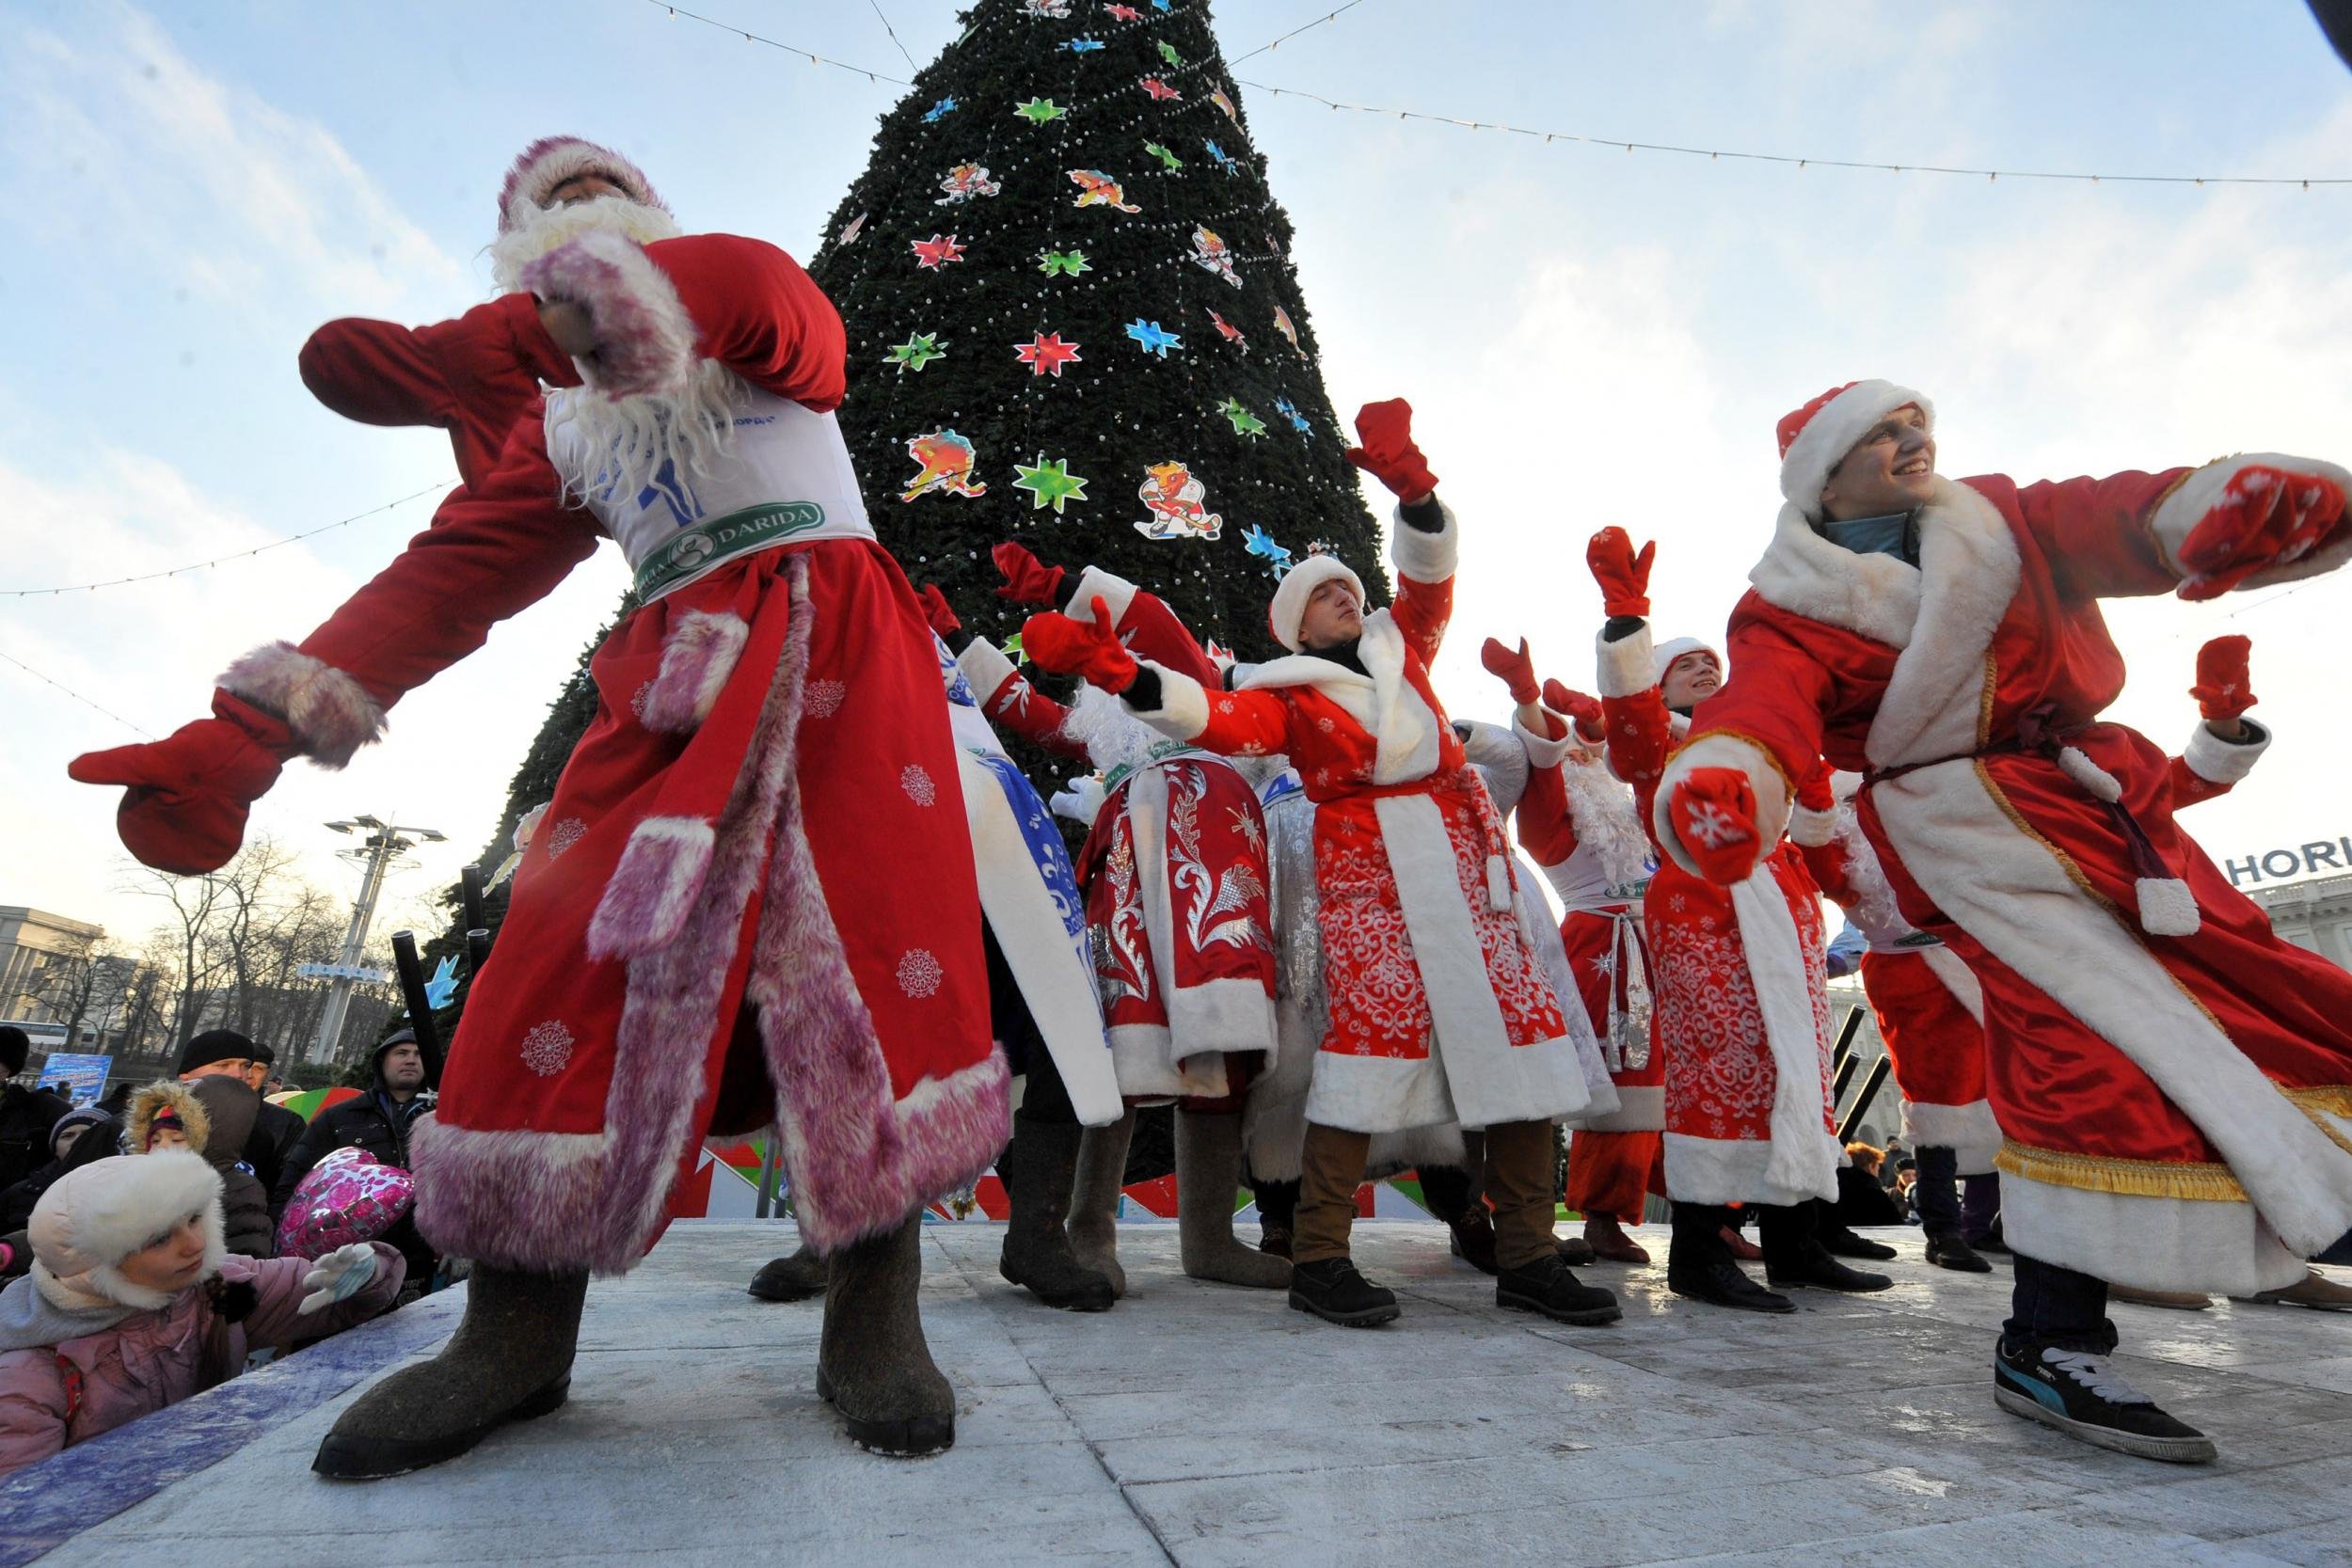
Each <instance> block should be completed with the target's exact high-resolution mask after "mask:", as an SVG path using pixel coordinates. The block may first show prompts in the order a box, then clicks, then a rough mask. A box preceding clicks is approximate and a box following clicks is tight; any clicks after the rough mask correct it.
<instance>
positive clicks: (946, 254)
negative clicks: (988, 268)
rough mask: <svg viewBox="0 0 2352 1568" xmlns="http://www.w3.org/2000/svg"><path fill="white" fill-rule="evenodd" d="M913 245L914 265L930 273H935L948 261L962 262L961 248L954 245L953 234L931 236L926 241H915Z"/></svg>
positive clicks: (954, 238)
mask: <svg viewBox="0 0 2352 1568" xmlns="http://www.w3.org/2000/svg"><path fill="white" fill-rule="evenodd" d="M962 260H963V246H961V245H958V244H957V243H956V237H955V236H954V235H953V234H946V235H941V234H933V235H932V236H931V237H930V239H928V240H916V241H915V242H914V264H915V265H916V266H918V267H922V268H924V269H925V270H927V271H930V272H937V271H938V270H939V269H940V268H941V267H943V266H945V265H946V263H948V262H949V261H962Z"/></svg>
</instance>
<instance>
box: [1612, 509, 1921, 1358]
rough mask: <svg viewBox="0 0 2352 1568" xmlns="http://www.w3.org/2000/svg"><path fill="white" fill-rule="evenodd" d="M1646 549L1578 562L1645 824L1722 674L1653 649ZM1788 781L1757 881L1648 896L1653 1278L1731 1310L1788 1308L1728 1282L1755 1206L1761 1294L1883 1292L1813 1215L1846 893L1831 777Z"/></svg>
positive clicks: (1693, 650)
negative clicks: (1655, 1150)
mask: <svg viewBox="0 0 2352 1568" xmlns="http://www.w3.org/2000/svg"><path fill="white" fill-rule="evenodd" d="M1655 555H1656V546H1654V545H1649V546H1643V548H1642V549H1641V550H1640V551H1639V552H1636V551H1635V550H1634V548H1633V546H1632V542H1631V541H1630V540H1629V538H1627V536H1626V534H1625V531H1623V530H1622V529H1615V528H1610V529H1603V530H1602V531H1600V532H1598V533H1597V534H1595V535H1594V536H1593V538H1592V541H1591V543H1590V544H1589V545H1588V546H1586V550H1585V560H1586V563H1587V564H1588V565H1589V566H1590V567H1591V569H1592V573H1593V576H1594V578H1595V579H1596V580H1597V581H1598V582H1599V584H1600V587H1601V598H1602V608H1603V610H1604V611H1605V612H1606V614H1607V616H1608V620H1607V622H1606V623H1605V624H1604V625H1603V626H1602V627H1601V631H1600V635H1599V638H1598V640H1597V647H1598V654H1599V687H1600V699H1601V709H1602V717H1603V721H1604V722H1603V724H1602V728H1603V730H1604V731H1605V733H1606V736H1607V745H1608V752H1609V762H1610V767H1611V768H1612V769H1613V771H1614V772H1616V773H1617V775H1618V776H1619V777H1621V778H1623V779H1625V780H1626V781H1627V782H1628V783H1629V784H1631V785H1632V788H1633V794H1634V806H1635V812H1636V815H1637V816H1638V817H1639V818H1640V819H1641V820H1642V821H1643V822H1644V824H1645V825H1646V824H1648V823H1649V822H1650V820H1651V805H1652V795H1653V792H1654V791H1655V790H1656V789H1657V787H1658V780H1659V777H1660V774H1661V769H1662V768H1663V766H1664V763H1665V759H1666V757H1667V755H1668V754H1669V752H1671V751H1672V750H1673V747H1674V743H1675V741H1676V739H1677V737H1678V736H1680V735H1681V734H1682V733H1684V732H1685V731H1687V730H1688V729H1689V727H1690V726H1691V723H1692V714H1693V713H1694V712H1695V711H1696V710H1697V705H1698V704H1699V703H1701V702H1702V701H1705V700H1709V699H1711V697H1712V695H1713V693H1714V691H1715V689H1716V684H1717V679H1718V677H1719V674H1720V671H1721V660H1720V659H1719V658H1717V657H1715V655H1714V652H1713V650H1712V649H1709V648H1707V647H1705V646H1704V645H1703V644H1699V643H1696V642H1692V641H1681V640H1678V643H1679V645H1677V644H1669V646H1668V648H1667V649H1662V650H1661V649H1656V648H1654V647H1653V646H1652V641H1651V637H1650V630H1649V620H1648V616H1649V608H1650V606H1649V573H1650V566H1651V563H1652V562H1653V561H1654V559H1655ZM1800 776H1801V777H1803V778H1804V780H1805V782H1806V785H1807V800H1808V805H1809V806H1810V807H1812V808H1814V809H1808V810H1806V811H1804V812H1801V813H1799V814H1797V816H1795V818H1794V819H1793V822H1792V826H1791V831H1790V832H1789V833H1788V837H1787V838H1786V839H1784V840H1783V841H1782V842H1780V843H1778V844H1776V845H1775V846H1774V847H1773V848H1772V852H1771V853H1770V855H1769V856H1768V857H1766V858H1765V860H1764V862H1763V863H1761V865H1759V866H1758V868H1757V870H1756V875H1754V876H1752V877H1750V878H1747V879H1743V880H1742V881H1741V883H1740V885H1739V886H1738V887H1736V888H1732V889H1729V890H1726V889H1724V888H1721V887H1716V886H1713V885H1710V884H1709V883H1708V881H1707V880H1706V879H1703V878H1700V877H1697V876H1695V875H1693V874H1692V873H1691V872H1690V871H1688V870H1686V869H1684V868H1682V867H1681V866H1678V865H1676V864H1674V863H1669V862H1666V861H1665V860H1664V858H1663V857H1662V856H1661V857H1660V864H1659V866H1658V869H1657V872H1656V873H1655V875H1654V876H1653V878H1652V879H1651V881H1650V884H1649V886H1648V888H1647V889H1646V891H1645V895H1644V899H1643V915H1642V924H1643V928H1644V933H1645V938H1646V941H1647V943H1648V948H1649V954H1650V958H1651V960H1652V964H1651V971H1650V973H1651V975H1652V977H1653V979H1654V981H1655V990H1654V997H1653V1000H1654V1004H1655V1006H1656V1010H1657V1012H1656V1017H1657V1027H1658V1033H1659V1037H1660V1039H1661V1042H1662V1043H1663V1044H1664V1046H1665V1050H1664V1052H1663V1055H1664V1058H1665V1060H1664V1072H1663V1075H1662V1087H1663V1090H1664V1094H1663V1101H1664V1105H1663V1109H1664V1121H1663V1126H1664V1138H1663V1143H1664V1160H1665V1186H1666V1196H1667V1198H1668V1199H1669V1201H1670V1202H1671V1203H1672V1205H1673V1221H1674V1229H1673V1234H1672V1237H1671V1239H1670V1241H1669V1243H1668V1251H1667V1259H1666V1283H1667V1287H1668V1288H1669V1289H1670V1290H1672V1291H1675V1292H1676V1293H1677V1294H1678V1295H1682V1296H1686V1297H1689V1298H1691V1299H1692V1300H1696V1301H1703V1302H1708V1303H1710V1304H1712V1305H1715V1306H1718V1307H1734V1308H1738V1309H1740V1310H1744V1311H1756V1312H1788V1311H1792V1310H1794V1309H1795V1307H1794V1303H1792V1302H1790V1301H1789V1300H1788V1297H1787V1296H1785V1295H1782V1294H1780V1293H1779V1292H1778V1291H1777V1290H1768V1289H1764V1288H1762V1287H1759V1286H1757V1285H1756V1282H1755V1281H1754V1280H1752V1279H1750V1278H1749V1277H1748V1276H1747V1275H1745V1274H1743V1273H1741V1272H1740V1268H1739V1265H1738V1263H1737V1261H1736V1260H1735V1257H1734V1251H1733V1241H1732V1238H1734V1237H1736V1235H1737V1227H1738V1220H1737V1218H1736V1217H1735V1215H1734V1212H1733V1206H1739V1207H1740V1208H1752V1209H1755V1210H1756V1212H1757V1220H1758V1228H1759V1230H1760V1232H1761V1239H1762V1243H1763V1257H1764V1268H1765V1277H1766V1279H1767V1281H1768V1282H1769V1283H1770V1284H1771V1285H1772V1286H1774V1287H1795V1286H1812V1287H1818V1288H1820V1289H1825V1290H1833V1291H1883V1290H1885V1289H1887V1288H1888V1287H1889V1286H1890V1285H1892V1284H1893V1281H1892V1280H1890V1279H1889V1278H1887V1276H1886V1275H1882V1274H1872V1273H1867V1272H1865V1271H1862V1270H1858V1269H1851V1268H1849V1267H1847V1266H1846V1265H1845V1264H1844V1263H1842V1262H1840V1261H1838V1260H1837V1259H1836V1257H1834V1256H1833V1255H1832V1254H1831V1253H1830V1251H1829V1250H1828V1248H1827V1247H1826V1246H1825V1245H1824V1244H1823V1240H1822V1234H1821V1231H1822V1226H1821V1205H1823V1204H1824V1203H1827V1202H1830V1201H1833V1200H1835V1198H1836V1196H1837V1167H1838V1166H1839V1164H1842V1163H1843V1157H1844V1150H1843V1148H1842V1147H1841V1146H1840V1145H1839V1144H1838V1142H1837V1139H1836V1135H1835V1133H1834V1132H1833V1131H1832V1116H1831V1112H1832V1106H1831V1102H1830V1085H1829V1077H1828V1065H1829V1059H1830V1036H1829V1006H1828V998H1827V993H1826V992H1825V991H1824V990H1823V989H1822V988H1823V984H1824V981H1823V978H1822V976H1823V964H1824V955H1823V941H1824V934H1823V931H1822V929H1821V915H1820V895H1821V888H1822V887H1823V886H1837V885H1841V884H1842V877H1843V867H1842V857H1841V856H1840V855H1839V854H1838V852H1837V851H1836V848H1835V847H1834V846H1833V845H1832V844H1831V839H1830V832H1829V829H1830V816H1829V814H1828V812H1827V810H1826V809H1822V808H1826V807H1827V805H1828V804H1829V803H1830V799H1829V786H1828V780H1827V774H1826V773H1825V772H1824V771H1823V770H1822V769H1821V768H1820V767H1819V765H1818V763H1817V764H1816V766H1815V767H1814V768H1811V769H1808V770H1807V771H1806V772H1804V774H1802V775H1800ZM1652 836H1653V839H1654V837H1655V835H1654V834H1653V835H1652ZM1759 1046H1761V1047H1762V1048H1763V1049H1761V1050H1759V1049H1758V1047H1759Z"/></svg>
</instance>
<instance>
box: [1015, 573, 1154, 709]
mask: <svg viewBox="0 0 2352 1568" xmlns="http://www.w3.org/2000/svg"><path fill="white" fill-rule="evenodd" d="M1021 652H1022V655H1023V657H1025V658H1027V659H1028V660H1029V662H1030V663H1032V664H1034V665H1036V666H1037V667H1038V668H1039V669H1041V670H1050V671H1052V672H1053V673H1055V674H1057V675H1078V676H1082V677H1084V678H1085V680H1086V681H1087V683H1088V684H1089V685H1090V686H1099V687H1101V688H1102V689H1104V690H1105V691H1110V692H1120V691H1124V690H1126V689H1127V688H1129V687H1130V686H1133V685H1134V684H1135V680H1136V668H1137V667H1136V656H1135V655H1133V654H1131V653H1129V652H1128V651H1127V650H1126V648H1125V646H1124V645H1123V644H1121V643H1120V641H1119V629H1118V627H1117V626H1115V625H1114V624H1113V623H1112V621H1111V607H1110V606H1109V605H1107V604H1105V603H1104V602H1103V600H1102V598H1101V596H1100V595H1097V596H1096V598H1095V600H1094V624H1093V625H1091V626H1089V625H1088V624H1087V623H1086V622H1084V621H1078V620H1073V619H1072V618H1071V617H1070V616H1067V615H1064V614H1061V613H1059V612H1058V611H1056V610H1047V611H1046V612H1045V613H1044V614H1042V615H1032V616H1030V617H1029V618H1028V619H1027V620H1026V621H1025V622H1023V623H1022V626H1021Z"/></svg>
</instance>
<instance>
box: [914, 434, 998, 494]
mask: <svg viewBox="0 0 2352 1568" xmlns="http://www.w3.org/2000/svg"><path fill="white" fill-rule="evenodd" d="M907 455H908V456H909V457H912V458H914V460H915V461H916V462H917V463H919V464H921V465H922V468H921V470H920V471H919V472H917V473H916V474H915V476H914V478H913V479H911V480H909V481H908V482H907V487H906V489H905V490H904V491H902V492H901V493H900V494H899V496H898V499H900V500H902V501H911V500H913V499H914V498H915V497H917V496H924V495H929V494H930V493H931V492H932V491H934V490H939V491H945V492H946V494H948V495H951V496H961V497H962V498H963V499H966V500H977V499H979V498H980V497H982V496H985V495H987V494H988V486H987V485H986V484H984V483H981V482H979V481H978V480H976V479H974V478H973V477H972V469H973V465H974V455H973V451H972V438H971V437H970V436H959V435H957V434H956V433H955V432H954V431H952V430H933V431H927V432H925V433H924V434H923V435H920V436H909V437H908V438H907Z"/></svg>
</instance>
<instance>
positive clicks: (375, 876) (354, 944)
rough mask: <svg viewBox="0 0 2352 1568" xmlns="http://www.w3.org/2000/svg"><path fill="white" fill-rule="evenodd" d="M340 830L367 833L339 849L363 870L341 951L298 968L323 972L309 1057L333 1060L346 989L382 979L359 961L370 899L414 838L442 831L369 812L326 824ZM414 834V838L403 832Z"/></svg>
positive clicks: (370, 917) (431, 837)
mask: <svg viewBox="0 0 2352 1568" xmlns="http://www.w3.org/2000/svg"><path fill="white" fill-rule="evenodd" d="M326 826H328V827H329V828H332V829H333V830H334V831H335V832H339V833H349V832H362V831H364V832H365V833H366V836H365V837H364V838H363V839H361V840H360V842H359V845H358V847H356V848H351V849H343V850H339V851H338V853H339V854H340V855H341V856H342V858H343V859H344V860H348V861H357V862H358V863H360V865H361V867H362V868H363V869H362V872H361V875H360V879H359V896H358V900H357V901H356V902H354V903H353V904H352V906H351V926H350V928H349V929H348V930H346V931H345V932H344V933H343V950H342V955H341V957H340V958H337V960H336V961H335V962H334V963H331V964H305V965H303V966H302V968H301V969H300V970H299V971H298V972H297V973H299V974H305V975H320V974H324V975H326V976H327V981H328V983H327V988H326V1010H325V1011H324V1012H323V1013H322V1014H321V1015H320V1017H319V1034H318V1038H317V1040H315V1041H314V1042H312V1044H311V1046H310V1060H312V1061H313V1062H331V1061H333V1060H334V1059H335V1045H336V1042H337V1041H338V1040H340V1039H342V1033H343V1017H344V1015H345V1014H346V1013H347V1012H349V1011H350V1008H351V988H352V986H353V985H354V984H355V983H356V982H358V981H360V980H370V981H379V982H380V981H382V980H383V979H385V978H386V975H385V973H384V971H382V970H380V969H371V968H369V967H367V966H366V965H365V964H363V963H362V962H361V961H360V960H361V959H362V958H365V957H366V956H367V946H368V927H369V926H370V924H372V923H373V921H374V919H375V904H376V900H377V898H378V897H379V896H381V895H382V894H383V892H384V881H385V879H386V877H387V876H389V874H390V872H391V870H392V868H393V867H394V866H395V865H397V864H398V863H400V859H401V857H402V856H403V855H405V853H406V852H407V851H408V850H409V849H410V848H412V847H415V846H416V845H417V844H418V843H420V842H421V843H427V844H439V843H441V842H443V841H444V839H445V838H446V837H447V835H446V834H444V833H442V832H439V831H438V830H437V829H434V828H410V827H405V826H402V825H400V824H398V823H388V822H383V821H379V820H377V819H376V818H375V817H373V816H355V817H353V818H351V819H350V820H349V821H347V822H329V823H327V824H326ZM411 834H413V835H414V836H413V837H410V836H408V835H411Z"/></svg>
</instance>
